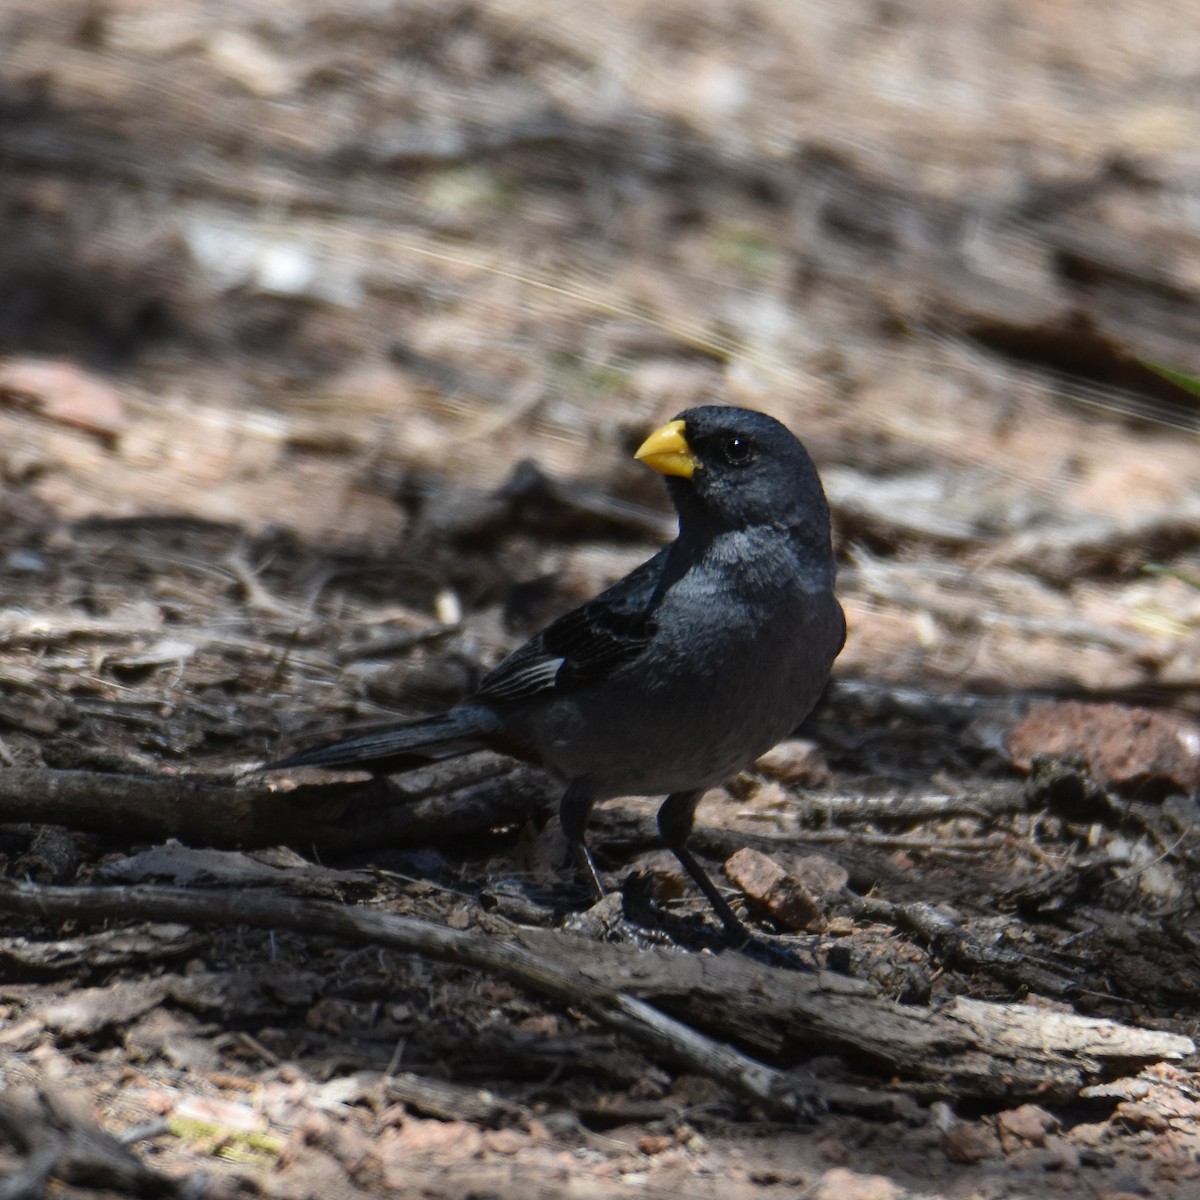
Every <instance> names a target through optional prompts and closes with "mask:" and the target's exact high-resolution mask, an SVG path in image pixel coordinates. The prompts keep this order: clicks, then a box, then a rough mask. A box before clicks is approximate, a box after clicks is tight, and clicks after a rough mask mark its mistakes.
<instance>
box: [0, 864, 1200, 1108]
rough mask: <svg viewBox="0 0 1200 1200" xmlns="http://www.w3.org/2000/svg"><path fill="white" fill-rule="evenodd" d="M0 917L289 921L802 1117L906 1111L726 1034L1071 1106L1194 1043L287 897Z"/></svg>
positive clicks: (949, 1084) (44, 899) (912, 1078)
mask: <svg viewBox="0 0 1200 1200" xmlns="http://www.w3.org/2000/svg"><path fill="white" fill-rule="evenodd" d="M0 910H4V911H9V912H19V913H24V914H26V915H33V916H41V917H44V918H47V919H52V920H64V919H71V920H80V921H88V922H91V921H98V920H120V919H141V920H146V919H153V920H156V921H164V920H171V921H183V922H186V923H189V924H197V923H209V922H211V923H215V924H218V925H234V926H236V925H252V926H255V927H258V928H265V929H289V930H293V931H296V932H299V933H303V934H305V935H308V936H312V935H321V936H329V937H334V938H339V939H343V940H346V941H350V942H353V943H358V944H363V943H367V944H372V945H378V946H386V947H389V948H391V949H394V950H400V951H405V952H409V953H416V954H420V955H424V956H427V957H429V958H433V959H436V960H439V961H443V962H452V963H457V964H459V965H466V966H472V967H476V968H479V969H481V970H485V971H489V972H493V973H495V974H498V975H501V976H503V977H505V978H507V979H509V980H512V981H515V982H518V983H520V984H521V985H523V986H525V987H528V988H530V989H531V990H533V991H535V992H538V993H540V994H542V995H545V996H549V997H551V998H552V999H554V1000H556V1001H557V1002H559V1003H563V1004H569V1005H573V1006H582V1007H584V1008H586V1009H587V1011H588V1012H590V1013H591V1014H592V1015H593V1016H594V1017H595V1018H596V1019H597V1020H599V1021H601V1022H603V1023H604V1024H606V1025H608V1026H609V1027H611V1028H615V1029H617V1030H619V1031H621V1032H623V1033H625V1034H627V1035H628V1036H630V1037H632V1038H634V1039H635V1040H636V1041H638V1042H639V1043H640V1044H642V1045H643V1046H645V1047H647V1048H648V1049H649V1050H650V1051H651V1052H652V1053H654V1054H656V1055H659V1056H661V1057H663V1058H664V1059H666V1060H668V1061H670V1062H673V1063H675V1064H676V1065H679V1066H682V1067H684V1068H685V1069H687V1070H690V1071H693V1072H696V1073H699V1074H703V1075H707V1076H709V1077H710V1078H714V1079H717V1080H719V1081H720V1082H721V1083H722V1084H724V1085H725V1086H726V1087H728V1088H730V1089H731V1090H733V1091H735V1092H736V1093H738V1094H740V1095H742V1096H745V1097H747V1098H749V1099H751V1100H753V1101H755V1102H756V1103H759V1104H761V1105H762V1106H764V1107H765V1108H766V1109H767V1110H768V1111H770V1112H772V1113H774V1114H776V1115H780V1116H789V1117H793V1118H794V1117H795V1116H797V1115H799V1114H802V1113H803V1112H805V1111H807V1110H808V1109H809V1108H810V1106H811V1105H812V1104H813V1103H814V1102H815V1103H817V1104H820V1105H830V1104H835V1105H836V1106H837V1107H839V1108H843V1109H851V1110H856V1111H864V1110H865V1111H873V1112H876V1113H877V1112H878V1110H879V1107H880V1105H884V1107H888V1106H890V1109H891V1111H892V1113H893V1115H902V1114H903V1104H902V1102H901V1099H902V1098H901V1096H899V1095H892V1096H890V1097H889V1096H887V1095H885V1094H883V1093H871V1092H860V1091H859V1090H858V1089H854V1088H846V1089H842V1090H839V1091H835V1092H831V1091H829V1090H827V1089H825V1088H823V1087H822V1086H821V1085H819V1084H816V1083H814V1082H813V1081H811V1080H809V1079H806V1078H804V1077H803V1076H801V1075H800V1074H799V1073H798V1071H797V1070H795V1069H794V1068H790V1067H788V1068H780V1067H773V1066H768V1065H767V1064H766V1063H765V1062H763V1061H760V1060H759V1059H756V1058H751V1057H750V1056H749V1055H747V1054H745V1053H743V1052H742V1051H740V1050H738V1049H735V1048H734V1046H733V1045H731V1044H729V1043H738V1044H741V1045H747V1046H750V1047H753V1048H754V1050H755V1051H756V1052H757V1053H762V1054H763V1055H764V1057H769V1058H770V1059H771V1061H773V1062H776V1063H788V1062H791V1063H793V1064H794V1063H798V1062H799V1061H801V1060H802V1059H803V1058H804V1057H807V1056H808V1055H809V1054H811V1053H813V1052H817V1051H819V1052H821V1053H826V1054H827V1053H830V1052H838V1053H841V1054H844V1055H847V1056H850V1057H852V1058H853V1059H854V1060H855V1061H856V1062H859V1063H861V1064H863V1065H864V1066H867V1067H870V1068H873V1069H875V1070H877V1071H881V1072H882V1073H884V1074H885V1075H886V1076H887V1077H889V1078H893V1077H895V1076H897V1075H898V1076H899V1077H900V1078H902V1079H903V1080H905V1088H906V1090H908V1091H910V1092H912V1093H915V1094H917V1095H919V1096H921V1097H925V1098H934V1097H938V1098H953V1099H955V1100H965V1099H972V1100H976V1101H986V1102H989V1103H995V1102H1004V1103H1012V1102H1015V1101H1020V1100H1023V1099H1030V1098H1033V1097H1041V1099H1042V1100H1043V1101H1045V1100H1047V1099H1048V1098H1053V1099H1059V1100H1066V1099H1070V1098H1074V1097H1075V1096H1077V1095H1078V1093H1079V1091H1080V1089H1081V1088H1083V1087H1085V1086H1087V1085H1088V1084H1089V1083H1091V1082H1095V1081H1096V1080H1097V1079H1100V1078H1104V1077H1111V1076H1113V1075H1114V1074H1116V1073H1118V1072H1121V1071H1125V1070H1128V1069H1129V1068H1130V1067H1131V1066H1133V1065H1136V1064H1144V1063H1148V1062H1154V1061H1158V1060H1160V1059H1164V1058H1175V1057H1179V1056H1181V1055H1184V1054H1190V1053H1192V1052H1193V1044H1192V1042H1191V1041H1190V1040H1189V1039H1188V1038H1185V1037H1180V1036H1177V1035H1174V1034H1168V1033H1162V1032H1157V1031H1153V1030H1141V1029H1132V1028H1127V1027H1124V1026H1120V1025H1118V1024H1116V1023H1115V1022H1112V1021H1095V1020H1090V1019H1088V1018H1084V1017H1077V1016H1074V1015H1072V1014H1065V1013H1047V1012H1046V1011H1044V1010H1042V1009H1035V1008H1031V1007H1027V1006H1020V1005H992V1004H984V1003H982V1002H975V1001H972V1002H964V1001H962V1000H956V1001H953V1002H951V1003H950V1004H949V1005H947V1006H945V1007H943V1008H942V1009H939V1010H937V1011H930V1010H926V1009H920V1008H913V1007H905V1006H903V1005H899V1004H896V1003H894V1002H892V1001H889V1000H886V999H883V998H881V997H879V996H878V995H875V994H873V993H872V991H871V989H869V988H868V987H867V986H866V985H865V984H861V983H856V982H854V981H852V980H849V979H845V978H842V977H839V976H836V975H831V974H828V973H819V974H812V975H805V974H801V973H797V972H793V971H785V970H780V969H777V968H770V967H765V966H762V965H759V964H757V963H755V962H753V961H751V960H750V959H747V958H746V957H744V956H742V955H738V954H727V955H723V956H721V957H719V958H710V957H706V956H701V955H694V954H687V953H682V952H679V951H674V950H665V949H656V950H641V949H636V948H633V947H629V946H616V945H602V944H596V943H593V942H588V941H585V940H583V939H580V938H573V937H570V936H568V935H566V934H563V933H561V932H550V931H545V930H523V929H519V928H516V927H506V933H507V936H505V937H504V938H500V937H498V936H495V935H485V934H481V933H478V932H473V931H460V930H454V929H449V928H446V927H444V926H440V925H435V924H432V923H429V922H425V921H418V920H414V919H412V918H408V917H401V916H396V915H393V914H387V913H381V912H376V911H367V910H363V909H358V908H350V907H344V906H338V905H333V904H328V903H324V902H319V901H303V900H294V899H291V898H289V897H283V896H278V895H265V894H253V893H246V892H243V891H228V890H223V891H211V892H199V891H195V892H193V891H187V890H183V889H177V888H155V887H131V888H125V887H99V888H65V887H42V886H38V885H35V884H23V883H12V882H8V883H4V884H3V885H0ZM685 1022H686V1023H685ZM702 1030H703V1031H704V1032H702ZM711 1035H715V1036H716V1037H719V1038H721V1039H722V1040H721V1041H717V1040H714V1036H711Z"/></svg>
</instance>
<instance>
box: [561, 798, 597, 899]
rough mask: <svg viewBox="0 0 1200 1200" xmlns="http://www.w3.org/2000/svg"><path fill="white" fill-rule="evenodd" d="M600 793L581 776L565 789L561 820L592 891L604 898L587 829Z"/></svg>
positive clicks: (572, 850)
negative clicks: (593, 792) (583, 781)
mask: <svg viewBox="0 0 1200 1200" xmlns="http://www.w3.org/2000/svg"><path fill="white" fill-rule="evenodd" d="M595 803H596V797H595V796H594V795H593V794H592V789H591V788H590V787H587V786H585V785H583V784H581V783H580V782H579V781H578V780H576V781H575V782H574V783H571V784H569V785H568V787H567V790H566V791H565V792H563V798H562V799H561V800H560V801H559V804H558V821H559V824H560V825H561V826H562V831H563V834H564V836H565V837H566V839H567V845H568V846H569V847H570V848H571V855H572V857H573V858H574V859H575V862H576V863H577V864H578V866H579V870H580V873H581V874H582V875H583V877H584V879H586V880H587V885H588V887H589V888H591V891H592V895H593V896H595V898H596V899H597V900H603V899H604V888H603V887H602V886H601V884H600V876H599V875H597V874H596V864H595V863H594V862H593V861H592V852H591V851H590V850H589V849H588V846H587V839H586V836H585V834H586V831H587V823H588V817H590V816H591V815H592V805H594V804H595Z"/></svg>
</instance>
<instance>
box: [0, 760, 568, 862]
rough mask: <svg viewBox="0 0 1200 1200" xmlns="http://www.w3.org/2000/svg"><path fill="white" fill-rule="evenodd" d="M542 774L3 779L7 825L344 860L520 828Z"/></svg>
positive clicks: (542, 791)
mask: <svg viewBox="0 0 1200 1200" xmlns="http://www.w3.org/2000/svg"><path fill="white" fill-rule="evenodd" d="M551 789H552V784H551V783H550V781H549V780H548V779H547V778H546V777H545V776H544V775H543V774H542V773H540V772H537V771H534V770H533V769H532V768H528V767H519V766H518V767H514V766H512V765H511V764H510V763H508V762H507V760H503V759H500V758H499V756H495V755H492V756H489V757H488V758H487V759H486V760H485V761H484V762H483V763H481V762H479V761H478V760H473V759H464V760H459V761H457V762H455V763H453V764H451V763H440V764H437V766H436V767H430V768H428V770H426V771H421V772H415V773H412V774H411V775H409V776H407V777H405V778H404V779H403V780H397V781H396V783H395V785H393V784H392V783H391V782H390V781H385V780H372V781H367V782H357V783H342V784H339V783H327V784H322V785H320V786H303V785H302V786H299V787H286V786H285V787H282V788H281V787H279V786H277V785H275V784H273V783H272V782H270V781H268V780H266V779H264V780H263V781H262V782H261V783H256V784H253V785H250V786H245V787H235V786H232V785H230V784H226V783H213V782H209V781H200V780H195V779H187V778H180V777H178V776H161V775H160V776H140V775H114V774H105V773H103V772H93V771H46V770H43V769H34V768H19V767H13V768H9V769H6V770H3V771H0V812H3V814H4V820H5V821H6V822H18V821H31V822H35V823H38V824H51V825H65V826H67V827H68V828H70V829H80V830H84V831H85V832H88V833H99V834H105V835H108V836H113V837H121V838H126V839H128V840H130V841H152V842H162V841H166V840H167V839H169V838H176V839H178V840H179V841H181V842H184V843H186V844H188V845H192V846H216V847H264V846H277V845H279V844H280V843H281V842H284V843H286V844H288V845H290V846H293V847H296V848H297V849H299V850H301V851H304V852H307V853H311V852H312V850H313V849H314V848H315V849H316V850H317V851H318V852H320V853H322V854H343V853H351V852H354V851H360V850H374V849H377V848H378V847H379V846H381V845H403V844H406V843H408V844H412V843H417V842H422V841H438V840H441V839H446V838H456V837H460V836H463V835H469V834H478V833H483V832H486V831H487V830H490V829H496V828H499V827H501V826H505V825H514V824H518V823H520V822H521V821H524V820H526V819H527V818H528V817H529V815H530V813H532V812H534V811H535V810H536V809H537V808H538V806H539V805H541V804H542V803H543V802H545V801H546V800H548V798H549V795H550V792H551Z"/></svg>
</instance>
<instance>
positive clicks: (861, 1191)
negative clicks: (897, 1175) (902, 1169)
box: [808, 1167, 901, 1200]
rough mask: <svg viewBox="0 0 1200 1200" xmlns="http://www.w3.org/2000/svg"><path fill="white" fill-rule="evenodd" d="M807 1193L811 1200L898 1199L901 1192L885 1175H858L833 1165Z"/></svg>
mask: <svg viewBox="0 0 1200 1200" xmlns="http://www.w3.org/2000/svg"><path fill="white" fill-rule="evenodd" d="M808 1194H809V1196H810V1197H811V1198H812V1200H898V1197H899V1196H900V1194H901V1192H900V1188H899V1186H898V1185H897V1184H895V1183H893V1182H892V1181H891V1180H890V1179H888V1178H887V1176H886V1175H859V1174H858V1173H857V1172H855V1171H849V1170H847V1169H846V1168H845V1167H833V1168H832V1169H831V1170H828V1171H826V1172H825V1174H824V1175H822V1176H821V1178H820V1179H818V1180H817V1182H816V1183H815V1184H814V1185H813V1189H812V1191H811V1192H810V1193H808Z"/></svg>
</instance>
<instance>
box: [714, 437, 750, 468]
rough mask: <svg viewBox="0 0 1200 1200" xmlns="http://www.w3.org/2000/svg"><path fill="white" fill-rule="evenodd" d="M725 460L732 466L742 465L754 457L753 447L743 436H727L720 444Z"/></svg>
mask: <svg viewBox="0 0 1200 1200" xmlns="http://www.w3.org/2000/svg"><path fill="white" fill-rule="evenodd" d="M721 453H722V454H723V455H724V456H725V461H726V462H727V463H729V464H730V466H734V467H743V466H745V465H746V463H748V462H749V461H750V460H751V459H752V458H753V457H754V447H753V446H752V445H751V444H750V441H749V439H747V438H744V437H728V438H726V439H725V441H724V442H723V443H722V444H721Z"/></svg>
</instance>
